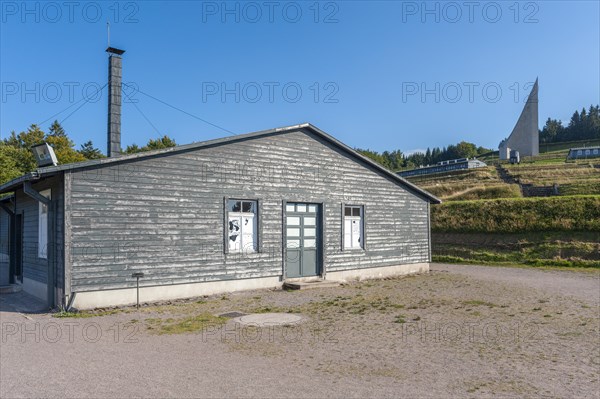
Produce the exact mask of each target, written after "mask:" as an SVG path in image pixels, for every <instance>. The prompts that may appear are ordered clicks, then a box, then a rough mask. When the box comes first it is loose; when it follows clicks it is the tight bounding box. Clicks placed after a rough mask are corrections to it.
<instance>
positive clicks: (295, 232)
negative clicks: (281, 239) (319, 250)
mask: <svg viewBox="0 0 600 399" xmlns="http://www.w3.org/2000/svg"><path fill="white" fill-rule="evenodd" d="M287 236H288V237H300V229H297V228H288V229H287Z"/></svg>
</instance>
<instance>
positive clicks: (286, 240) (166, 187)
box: [0, 124, 440, 308]
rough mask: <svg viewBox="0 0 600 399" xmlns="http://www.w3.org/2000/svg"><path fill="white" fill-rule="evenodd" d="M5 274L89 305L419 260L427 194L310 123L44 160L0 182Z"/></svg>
mask: <svg viewBox="0 0 600 399" xmlns="http://www.w3.org/2000/svg"><path fill="white" fill-rule="evenodd" d="M8 192H13V193H14V196H13V197H11V198H8V199H5V200H3V201H2V207H1V208H0V209H1V210H0V234H1V239H0V241H1V243H2V245H0V251H1V252H2V255H0V256H1V258H0V264H1V262H5V264H7V265H8V268H7V267H6V265H5V267H4V268H2V271H3V272H4V273H8V275H7V276H4V277H3V278H4V279H10V280H11V282H13V283H17V284H22V285H23V289H24V290H25V291H27V292H29V293H31V294H33V295H36V296H38V297H40V298H44V299H46V300H47V301H48V304H49V305H50V306H55V305H63V306H64V305H67V304H69V303H71V304H72V305H73V306H74V307H77V308H92V307H99V306H107V305H120V304H129V303H133V302H135V288H134V287H135V279H134V278H132V274H133V273H134V272H143V273H144V277H143V278H142V279H140V287H141V289H140V298H141V300H143V301H151V300H161V299H171V298H181V297H191V296H197V295H206V294H213V293H218V292H226V291H234V290H242V289H254V288H262V287H277V286H280V285H281V284H282V283H283V282H284V281H286V280H288V279H296V278H300V279H307V278H308V279H310V278H323V279H331V280H344V279H350V278H373V277H381V276H386V275H396V274H405V273H415V272H424V271H427V270H428V268H429V262H430V249H431V241H430V229H429V205H430V203H438V202H440V201H439V200H438V199H437V198H435V197H434V196H432V195H431V194H429V193H427V192H425V191H423V190H421V189H419V188H418V187H416V186H414V185H412V184H411V183H408V182H407V181H406V180H404V179H403V178H401V177H400V176H398V175H396V174H394V173H393V172H390V171H388V170H387V169H385V168H382V167H381V166H379V165H378V164H376V163H374V162H372V161H371V160H369V159H368V158H366V157H364V156H362V155H360V154H358V153H357V152H356V151H354V150H353V149H351V148H350V147H348V146H346V145H344V144H342V143H341V142H339V141H338V140H336V139H334V138H333V137H331V136H329V135H328V134H326V133H324V132H322V131H321V130H319V129H317V128H316V127H314V126H312V125H310V124H303V125H297V126H291V127H285V128H280V129H273V130H267V131H261V132H257V133H250V134H246V135H239V136H233V137H228V138H224V139H218V140H212V141H207V142H201V143H194V144H189V145H184V146H179V147H174V148H169V149H165V150H158V151H153V152H148V153H143V154H136V155H127V156H120V157H112V158H106V159H100V160H94V161H87V162H82V163H77V164H69V165H60V166H50V167H45V168H40V169H38V170H37V171H35V172H33V173H29V174H27V175H24V176H22V177H20V178H17V179H15V180H12V181H10V182H8V183H6V184H3V185H2V186H0V193H8Z"/></svg>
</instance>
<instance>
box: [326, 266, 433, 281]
mask: <svg viewBox="0 0 600 399" xmlns="http://www.w3.org/2000/svg"><path fill="white" fill-rule="evenodd" d="M428 271H429V263H414V264H410V265H398V266H386V267H370V268H367V269H353V270H343V271H339V272H327V275H326V276H325V279H327V280H337V281H351V280H370V279H377V278H385V277H393V276H402V275H406V274H417V273H427V272H428Z"/></svg>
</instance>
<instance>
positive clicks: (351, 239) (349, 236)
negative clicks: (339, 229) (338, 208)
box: [342, 204, 365, 250]
mask: <svg viewBox="0 0 600 399" xmlns="http://www.w3.org/2000/svg"><path fill="white" fill-rule="evenodd" d="M348 208H349V209H351V215H348V216H347V215H346V209H348ZM354 210H359V215H354ZM342 212H343V214H342V217H343V223H344V225H343V236H342V244H343V249H344V250H362V249H365V208H364V206H363V205H349V204H344V206H343V208H342ZM347 221H348V222H350V228H348V226H347V223H346V222H347ZM352 222H358V223H359V230H358V241H357V240H356V239H355V238H356V237H355V234H356V232H355V231H353V229H352Z"/></svg>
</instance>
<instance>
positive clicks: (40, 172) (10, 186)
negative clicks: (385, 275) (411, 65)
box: [0, 123, 442, 204]
mask: <svg viewBox="0 0 600 399" xmlns="http://www.w3.org/2000/svg"><path fill="white" fill-rule="evenodd" d="M302 129H307V130H309V131H311V132H312V133H314V134H316V135H317V136H319V137H321V138H323V139H325V140H326V141H328V142H329V143H331V144H333V145H335V146H336V147H338V148H340V149H341V150H344V151H345V152H347V153H348V154H350V155H351V156H353V157H355V158H357V159H358V160H360V161H362V162H364V163H365V164H366V165H367V166H369V167H370V168H372V169H375V170H378V171H380V172H382V173H384V174H385V175H386V176H388V177H390V178H391V179H392V180H393V181H395V182H397V183H398V184H399V185H401V186H403V187H404V188H406V189H408V190H409V191H411V192H412V193H413V194H416V195H418V196H421V197H424V198H425V199H427V200H429V201H430V202H432V203H435V204H439V203H441V202H442V201H441V200H440V199H439V198H437V197H436V196H434V195H432V194H430V193H428V192H427V191H425V190H423V189H421V188H419V187H417V186H416V185H414V184H412V183H410V182H408V181H407V180H405V179H403V178H402V177H400V176H398V175H397V174H395V173H394V172H392V171H390V170H388V169H386V168H384V167H383V166H381V165H379V164H378V163H376V162H375V161H373V160H371V159H370V158H368V157H366V156H364V155H362V154H360V153H358V152H356V151H355V150H354V149H353V148H351V147H349V146H347V145H346V144H344V143H342V142H341V141H339V140H337V139H336V138H334V137H333V136H331V135H329V134H327V133H325V132H324V131H322V130H321V129H319V128H317V127H316V126H313V125H311V124H310V123H303V124H299V125H292V126H285V127H280V128H275V129H269V130H261V131H258V132H252V133H246V134H240V135H236V136H231V137H223V138H219V139H215V140H208V141H201V142H196V143H191V144H185V145H180V146H176V147H170V148H164V149H160V150H154V151H147V152H143V153H138V154H131V155H124V156H120V157H114V158H102V159H94V160H91V161H85V162H77V163H70V164H65V165H58V166H49V167H46V168H39V169H37V170H36V171H35V172H31V173H27V174H25V175H23V176H21V177H18V178H16V179H13V180H11V181H9V182H7V183H4V184H3V185H1V186H0V193H5V192H9V191H12V190H14V189H15V188H17V187H19V186H20V185H21V184H23V183H24V182H26V181H31V180H37V179H40V178H42V177H46V176H52V175H55V174H57V173H60V172H64V171H67V170H82V169H87V168H91V167H95V166H103V165H109V164H113V163H120V162H131V161H134V162H135V161H137V160H141V159H146V158H151V157H156V156H164V155H170V154H177V153H180V152H184V151H190V150H194V149H200V148H206V147H214V146H218V145H225V144H229V143H233V142H237V141H243V140H250V139H254V138H259V137H264V136H269V135H277V134H284V133H289V132H293V131H298V130H302Z"/></svg>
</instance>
